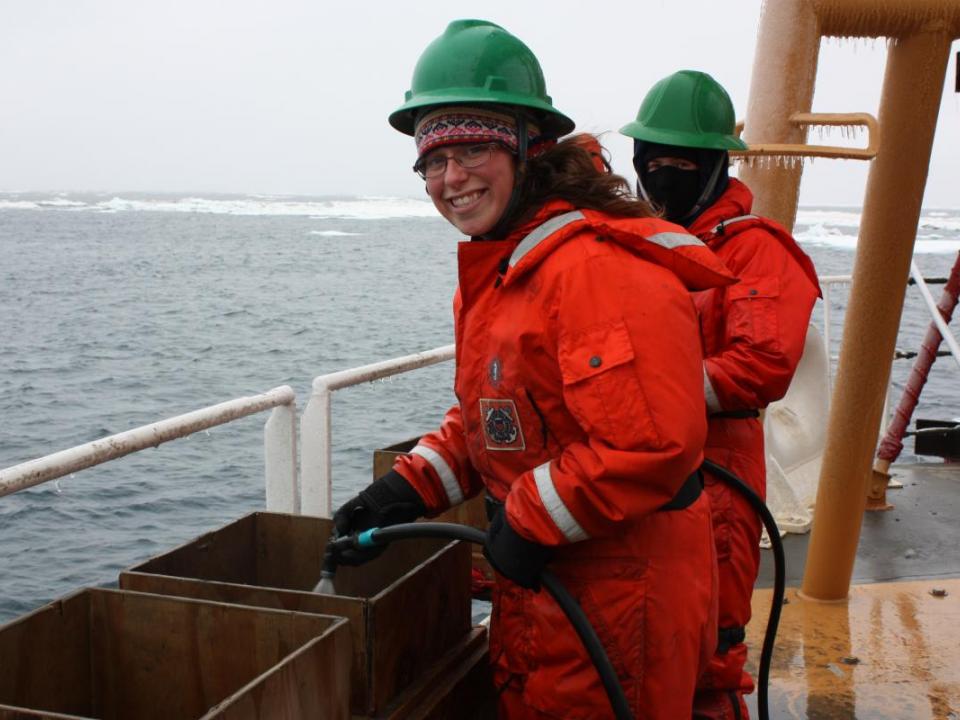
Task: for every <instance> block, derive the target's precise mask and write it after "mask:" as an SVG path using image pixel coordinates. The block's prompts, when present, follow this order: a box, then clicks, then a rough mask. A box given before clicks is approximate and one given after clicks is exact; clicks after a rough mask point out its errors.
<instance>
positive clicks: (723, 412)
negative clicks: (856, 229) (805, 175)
mask: <svg viewBox="0 0 960 720" xmlns="http://www.w3.org/2000/svg"><path fill="white" fill-rule="evenodd" d="M752 204H753V194H752V193H751V192H750V189H749V188H748V187H747V186H746V185H744V184H743V183H741V182H740V181H738V180H735V179H732V178H731V179H730V181H729V185H728V187H727V189H726V190H725V191H724V193H723V194H722V195H721V196H720V197H719V198H718V199H717V200H716V202H715V203H714V204H713V205H711V206H710V207H709V208H707V209H706V210H705V211H704V212H703V214H702V215H700V217H698V218H697V219H696V220H695V221H694V222H693V223H692V224H691V226H690V228H689V230H690V232H691V233H693V234H694V235H697V236H698V237H699V238H700V239H701V240H703V241H704V242H705V243H706V244H707V246H708V247H709V248H710V249H711V250H713V251H714V252H715V253H716V254H717V256H718V257H719V258H720V259H721V260H723V262H724V264H725V265H726V266H727V267H728V268H729V269H730V270H731V272H733V273H734V274H735V275H736V276H737V277H738V278H740V282H739V283H738V284H736V285H731V286H730V287H724V288H717V289H712V290H705V291H703V292H700V293H696V294H695V296H694V297H695V302H696V305H697V309H698V310H699V312H700V326H701V334H702V336H703V343H704V358H705V359H704V368H703V375H704V380H703V383H704V394H705V396H706V401H707V413H708V416H709V419H708V427H709V432H708V435H707V444H706V448H705V449H704V453H705V455H706V457H707V458H708V459H709V460H712V461H714V462H716V463H717V464H719V465H721V466H723V467H725V468H728V469H729V470H731V471H733V472H734V473H735V474H736V475H738V476H740V478H742V479H743V481H744V482H745V483H746V484H747V485H749V486H750V487H751V488H752V489H753V490H754V491H756V492H757V493H758V494H759V495H760V497H761V498H765V497H766V461H765V455H764V447H763V427H762V425H761V423H760V420H759V419H758V417H757V412H756V411H757V410H759V409H762V408H765V407H766V406H767V405H768V404H770V403H771V402H773V401H775V400H779V399H780V398H782V397H783V396H784V395H785V394H786V392H787V387H788V386H789V385H790V380H791V378H792V377H793V373H794V371H795V370H796V368H797V364H798V363H799V362H800V356H801V355H802V353H803V345H804V341H805V339H806V335H807V325H808V323H809V321H810V313H811V311H812V309H813V304H814V302H815V301H816V299H817V297H819V295H820V286H819V284H818V282H817V274H816V270H815V269H814V267H813V263H812V262H811V261H810V258H809V257H807V255H806V254H805V253H804V252H803V251H802V250H801V249H800V248H799V247H798V246H797V244H796V242H795V241H794V239H793V238H792V237H791V236H790V234H789V233H788V232H787V231H786V230H785V229H784V228H782V227H781V226H780V225H778V224H776V223H775V222H773V221H772V220H767V219H765V218H758V217H755V216H752V215H750V208H751V206H752ZM705 485H706V490H707V493H708V495H709V496H710V501H711V506H712V512H713V530H714V534H715V538H716V543H717V560H718V563H719V572H720V617H719V621H720V635H719V645H718V649H717V654H716V655H715V656H714V657H713V659H712V660H711V661H710V664H709V666H708V668H707V671H706V672H705V673H704V676H703V677H702V678H701V680H700V681H699V682H698V685H697V688H698V689H697V701H696V713H695V717H698V718H699V717H703V718H738V717H741V716H742V717H747V715H746V707H745V705H743V698H742V695H743V694H745V693H750V692H752V690H753V681H752V680H751V678H750V676H749V675H747V674H746V673H745V672H744V671H743V666H744V663H745V662H746V658H747V647H746V645H744V644H743V636H744V630H743V628H744V627H745V626H746V624H747V622H748V621H749V620H750V596H751V594H752V592H753V584H754V582H755V580H756V578H757V572H758V570H759V565H760V549H759V546H758V543H759V540H760V530H761V522H760V519H759V517H757V514H756V513H755V512H754V510H753V509H752V508H751V507H750V506H749V505H748V504H747V502H746V501H745V500H743V499H742V498H741V497H740V496H739V495H737V494H736V492H735V491H733V490H731V489H729V488H728V486H727V485H726V484H724V483H723V482H722V481H720V480H718V479H716V478H714V477H713V476H712V475H710V474H709V473H706V474H705ZM734 688H739V691H736V690H734ZM738 713H740V714H738Z"/></svg>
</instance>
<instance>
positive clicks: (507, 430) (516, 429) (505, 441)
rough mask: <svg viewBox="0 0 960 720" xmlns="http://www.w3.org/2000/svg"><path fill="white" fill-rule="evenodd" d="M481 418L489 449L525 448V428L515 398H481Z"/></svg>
mask: <svg viewBox="0 0 960 720" xmlns="http://www.w3.org/2000/svg"><path fill="white" fill-rule="evenodd" d="M480 420H481V422H482V423H483V436H484V438H485V439H486V441H487V450H524V449H526V445H525V444H524V441H523V428H521V427H520V416H519V415H518V414H517V406H516V405H515V404H514V402H513V400H493V399H488V398H480Z"/></svg>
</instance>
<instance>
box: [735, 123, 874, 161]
mask: <svg viewBox="0 0 960 720" xmlns="http://www.w3.org/2000/svg"><path fill="white" fill-rule="evenodd" d="M790 122H791V123H793V124H794V125H797V126H798V127H813V126H823V127H852V126H857V127H864V128H866V129H867V146H866V147H864V148H851V147H840V146H837V145H808V144H806V143H756V144H751V145H750V146H749V148H748V149H747V150H730V155H731V156H732V157H736V158H749V157H769V156H781V157H825V158H836V159H843V160H872V159H873V158H875V157H876V156H877V147H878V146H879V145H880V126H879V125H878V124H877V119H876V118H875V117H873V115H871V114H870V113H794V114H793V115H791V116H790ZM735 132H736V134H737V135H738V136H739V135H740V133H742V132H743V121H740V122H739V123H737V127H736V131H735Z"/></svg>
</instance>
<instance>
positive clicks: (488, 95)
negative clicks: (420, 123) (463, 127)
mask: <svg viewBox="0 0 960 720" xmlns="http://www.w3.org/2000/svg"><path fill="white" fill-rule="evenodd" d="M484 103H495V104H497V105H519V106H521V107H524V108H529V109H530V111H532V112H531V114H532V115H533V117H534V118H535V119H536V122H537V123H538V124H539V126H540V131H541V132H542V133H543V134H545V135H551V136H555V137H559V136H560V135H566V134H567V133H569V132H571V131H572V130H573V127H574V124H573V120H571V119H570V118H568V117H567V116H566V115H564V114H563V113H561V112H559V111H558V110H557V109H556V108H555V107H553V102H552V101H551V99H550V96H549V95H547V88H546V84H545V83H544V80H543V71H542V70H541V69H540V63H539V62H538V61H537V58H536V56H535V55H534V54H533V53H532V52H531V51H530V48H528V47H527V46H526V45H524V44H523V43H522V42H521V41H520V40H519V39H517V38H516V37H514V36H513V35H511V34H510V33H508V32H507V31H506V30H504V29H503V28H502V27H500V26H499V25H494V24H493V23H491V22H487V21H486V20H454V21H453V22H452V23H450V24H449V25H448V26H447V29H446V30H445V31H444V33H443V35H441V36H440V37H438V38H437V39H436V40H434V41H433V42H432V43H430V44H429V45H428V46H427V49H426V50H424V51H423V54H422V55H421V56H420V59H419V60H418V61H417V67H416V68H415V69H414V71H413V82H412V83H411V87H410V89H409V90H407V95H406V98H405V102H404V103H403V105H401V106H400V107H399V108H398V109H397V110H395V111H394V112H393V113H392V114H391V115H390V124H391V125H392V126H393V127H395V128H396V129H397V130H399V131H400V132H402V133H405V134H407V135H413V133H414V125H415V119H416V116H417V115H418V113H419V111H420V110H422V109H423V108H428V107H431V106H439V105H464V104H468V105H473V104H484Z"/></svg>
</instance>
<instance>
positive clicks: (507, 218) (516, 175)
mask: <svg viewBox="0 0 960 720" xmlns="http://www.w3.org/2000/svg"><path fill="white" fill-rule="evenodd" d="M514 118H515V119H516V121H517V163H516V167H515V169H514V172H513V190H512V191H511V192H510V199H509V200H508V201H507V206H506V207H505V208H504V209H503V213H501V215H500V217H499V218H498V219H497V221H496V222H495V223H494V224H493V227H492V228H490V229H489V230H488V231H487V232H485V233H484V234H483V235H480V236H479V238H480V239H481V240H495V239H498V238H503V237H505V236H506V235H507V234H508V233H509V232H510V227H509V224H510V223H511V222H512V219H513V215H514V213H515V212H516V210H517V206H518V205H519V203H520V188H521V186H522V183H523V178H524V177H525V176H526V174H527V150H528V149H529V142H528V139H527V118H526V117H524V115H523V113H522V112H519V111H517V112H515V113H514Z"/></svg>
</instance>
